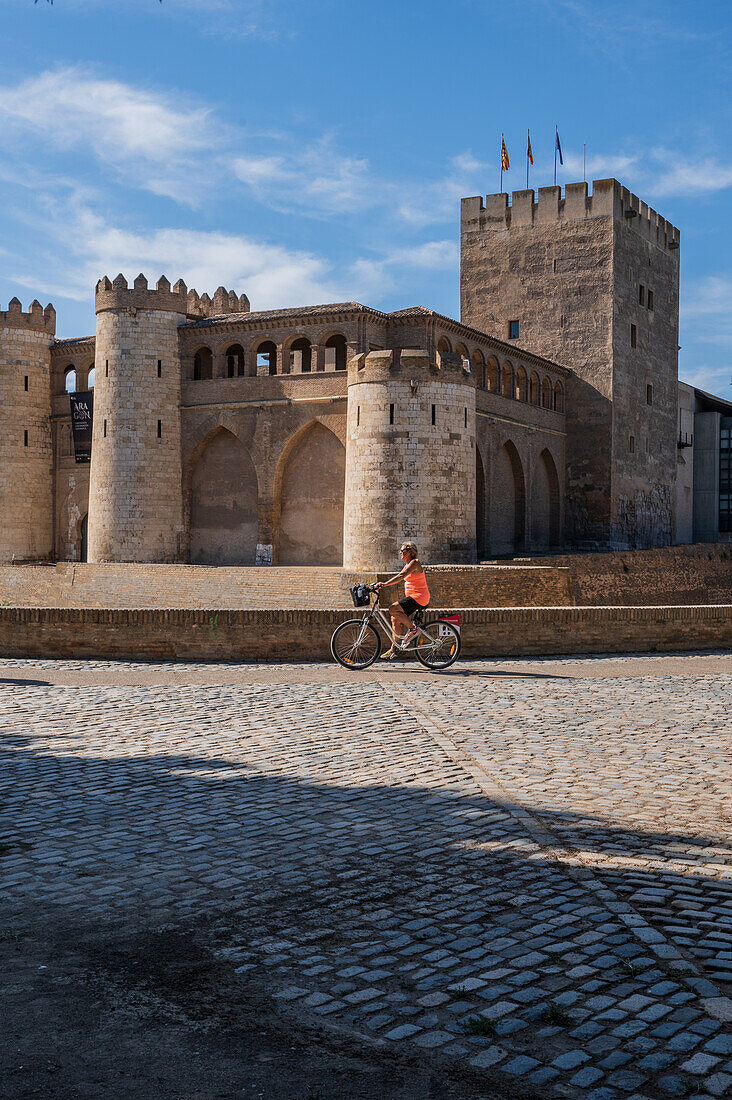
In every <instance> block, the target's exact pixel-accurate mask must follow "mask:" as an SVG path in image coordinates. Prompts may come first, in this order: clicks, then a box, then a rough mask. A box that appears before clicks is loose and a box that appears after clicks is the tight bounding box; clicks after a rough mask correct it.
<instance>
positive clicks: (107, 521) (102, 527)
mask: <svg viewBox="0 0 732 1100" xmlns="http://www.w3.org/2000/svg"><path fill="white" fill-rule="evenodd" d="M157 293H158V292H157V291H150V292H146V293H145V295H144V296H143V297H142V298H141V299H140V300H141V301H144V302H145V303H146V305H147V308H142V307H140V308H138V306H134V307H130V308H111V307H113V306H114V299H113V298H112V296H111V291H109V290H105V291H104V293H103V298H102V304H103V305H104V308H103V309H102V310H101V312H98V314H97V336H96V358H95V364H96V369H95V376H96V384H95V389H94V434H93V442H92V462H91V472H90V484H89V560H90V561H150V562H155V561H175V560H179V559H180V556H181V553H182V540H183V525H182V472H181V438H180V410H179V406H180V363H179V359H178V334H177V328H178V325H180V324H183V323H184V321H185V313H176V312H173V310H172V309H170V308H167V299H168V298H174V297H176V296H174V295H171V294H169V293H166V294H165V300H166V308H164V309H161V310H157V309H156V308H155V303H156V294H157ZM138 297H139V295H138ZM136 300H137V299H136ZM158 363H160V372H159V376H158Z"/></svg>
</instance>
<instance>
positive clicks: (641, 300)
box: [638, 283, 650, 306]
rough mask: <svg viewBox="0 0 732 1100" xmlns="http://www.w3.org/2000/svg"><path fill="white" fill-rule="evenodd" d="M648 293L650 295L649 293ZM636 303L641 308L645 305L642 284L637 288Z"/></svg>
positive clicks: (644, 293)
mask: <svg viewBox="0 0 732 1100" xmlns="http://www.w3.org/2000/svg"><path fill="white" fill-rule="evenodd" d="M648 293H649V294H650V291H649V292H648ZM638 303H639V305H642V306H644V305H645V304H646V288H645V287H644V286H643V283H641V284H640V286H639V287H638Z"/></svg>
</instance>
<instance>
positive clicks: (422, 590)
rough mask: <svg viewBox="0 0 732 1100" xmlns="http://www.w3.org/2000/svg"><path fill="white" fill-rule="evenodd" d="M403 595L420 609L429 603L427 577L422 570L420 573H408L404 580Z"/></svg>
mask: <svg viewBox="0 0 732 1100" xmlns="http://www.w3.org/2000/svg"><path fill="white" fill-rule="evenodd" d="M404 595H405V596H411V597H412V599H413V600H416V601H417V603H418V604H419V605H420V607H426V606H427V604H428V603H429V602H430V590H429V588H428V587H427V576H426V574H425V572H424V570H423V571H422V572H421V573H408V574H407V576H406V577H405V578H404Z"/></svg>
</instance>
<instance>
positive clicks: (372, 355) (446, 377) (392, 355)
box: [348, 348, 473, 386]
mask: <svg viewBox="0 0 732 1100" xmlns="http://www.w3.org/2000/svg"><path fill="white" fill-rule="evenodd" d="M405 379H406V380H407V381H411V380H412V379H423V380H424V379H430V380H432V381H434V382H439V381H443V382H458V383H462V384H464V385H472V384H473V379H472V376H471V373H470V371H469V370H467V369H466V367H465V363H464V362H463V360H462V358H461V357H460V356H459V355H454V354H447V353H444V354H443V353H440V352H435V353H434V354H433V355H432V356H431V355H430V353H429V352H428V351H427V350H426V349H425V348H387V349H386V350H385V351H370V352H368V353H363V352H362V353H361V354H360V355H354V356H353V357H352V358H351V360H350V361H349V363H348V384H349V386H353V385H358V384H359V383H361V382H396V381H400V382H401V381H404V380H405Z"/></svg>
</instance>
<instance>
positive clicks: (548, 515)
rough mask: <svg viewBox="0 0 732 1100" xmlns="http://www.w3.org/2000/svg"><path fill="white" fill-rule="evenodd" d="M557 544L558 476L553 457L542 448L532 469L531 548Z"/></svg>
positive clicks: (536, 548)
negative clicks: (533, 469)
mask: <svg viewBox="0 0 732 1100" xmlns="http://www.w3.org/2000/svg"><path fill="white" fill-rule="evenodd" d="M558 544H559V477H558V476H557V468H556V466H555V464H554V459H553V458H552V456H551V454H550V453H549V451H548V450H546V449H545V450H543V451H542V452H541V454H540V455H539V461H538V462H537V464H536V470H535V471H534V478H533V488H532V493H531V549H532V550H547V549H549V547H551V546H557V545H558Z"/></svg>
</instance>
